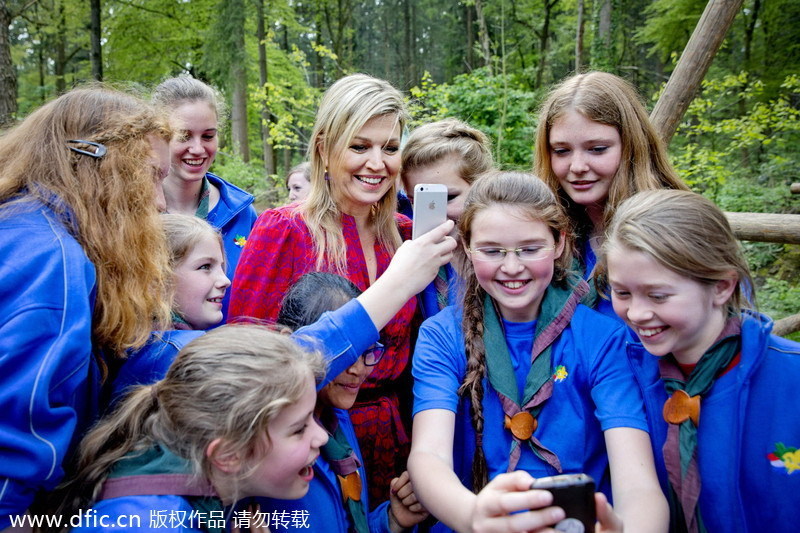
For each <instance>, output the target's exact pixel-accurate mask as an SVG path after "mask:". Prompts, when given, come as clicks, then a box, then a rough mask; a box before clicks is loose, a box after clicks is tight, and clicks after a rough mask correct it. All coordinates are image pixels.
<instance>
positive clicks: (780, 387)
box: [628, 312, 800, 533]
mask: <svg viewBox="0 0 800 533" xmlns="http://www.w3.org/2000/svg"><path fill="white" fill-rule="evenodd" d="M771 331H772V321H771V320H770V319H769V318H768V317H765V316H763V315H759V314H756V313H752V312H746V313H745V315H744V322H743V323H742V351H741V361H740V362H739V364H738V365H736V366H735V367H734V368H733V369H732V370H731V371H730V372H728V373H726V374H724V375H723V376H721V377H720V378H718V379H717V381H716V382H715V383H714V385H713V386H712V388H711V390H710V391H709V393H708V394H707V395H706V396H705V397H704V398H703V401H702V405H701V411H700V425H699V427H698V431H697V439H698V446H697V453H698V467H699V471H700V481H701V484H702V486H701V491H700V502H699V505H700V512H701V514H702V517H703V521H704V522H705V525H706V527H707V529H708V531H709V532H718V531H719V532H723V531H724V532H725V533H736V532H743V533H745V532H746V533H757V532H762V531H769V532H770V533H789V532H795V531H797V530H798V525H800V499H798V498H799V497H798V495H800V409H798V407H800V401H798V386H800V344H798V343H796V342H792V341H789V340H786V339H783V338H781V337H777V336H775V335H771V334H770V332H771ZM628 360H629V362H630V364H631V367H632V369H633V373H634V375H635V376H636V379H637V381H638V382H639V386H640V387H641V390H642V395H643V396H644V399H645V405H646V411H647V418H648V425H649V427H650V438H651V439H652V442H653V452H654V455H655V459H656V469H657V470H658V475H659V480H660V482H661V485H662V488H663V489H664V491H665V493H667V492H666V491H667V488H668V482H667V473H666V468H665V466H664V454H663V451H662V450H663V446H664V442H665V441H666V437H667V426H668V425H667V423H666V422H665V421H664V419H663V417H662V410H663V407H664V402H665V401H666V400H667V393H666V391H665V390H664V386H663V384H662V382H661V379H660V374H659V370H658V358H657V357H655V356H653V355H651V354H649V353H648V352H647V351H646V350H645V349H644V347H643V346H642V345H641V344H639V343H633V344H629V345H628Z"/></svg>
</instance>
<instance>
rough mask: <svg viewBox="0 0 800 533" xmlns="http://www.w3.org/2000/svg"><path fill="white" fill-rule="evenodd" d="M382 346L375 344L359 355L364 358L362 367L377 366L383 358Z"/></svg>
mask: <svg viewBox="0 0 800 533" xmlns="http://www.w3.org/2000/svg"><path fill="white" fill-rule="evenodd" d="M384 351H385V350H384V348H383V344H381V343H379V342H376V343H375V344H373V345H372V346H370V347H369V348H367V349H366V350H364V353H362V354H361V357H363V358H364V365H366V366H375V365H377V364H378V363H379V362H380V360H381V358H382V357H383V352H384Z"/></svg>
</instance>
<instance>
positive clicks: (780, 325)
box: [772, 314, 800, 337]
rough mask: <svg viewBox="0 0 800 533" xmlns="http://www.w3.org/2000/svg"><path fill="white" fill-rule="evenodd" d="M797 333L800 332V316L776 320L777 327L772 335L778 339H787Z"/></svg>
mask: <svg viewBox="0 0 800 533" xmlns="http://www.w3.org/2000/svg"><path fill="white" fill-rule="evenodd" d="M795 331H800V314H796V315H792V316H787V317H786V318H781V319H780V320H776V321H775V326H774V327H773V328H772V333H774V334H775V335H777V336H778V337H785V336H787V335H789V334H790V333H794V332H795Z"/></svg>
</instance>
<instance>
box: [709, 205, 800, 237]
mask: <svg viewBox="0 0 800 533" xmlns="http://www.w3.org/2000/svg"><path fill="white" fill-rule="evenodd" d="M725 216H726V217H727V218H728V222H729V223H730V225H731V229H732V230H733V234H734V235H736V238H737V239H740V240H743V241H756V242H777V243H782V244H800V215H788V214H777V213H725Z"/></svg>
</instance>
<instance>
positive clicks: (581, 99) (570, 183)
mask: <svg viewBox="0 0 800 533" xmlns="http://www.w3.org/2000/svg"><path fill="white" fill-rule="evenodd" d="M534 173H535V174H536V175H537V176H539V177H541V178H542V179H543V180H544V181H545V182H546V183H547V184H548V185H549V186H550V188H551V189H553V191H555V192H556V193H557V195H558V199H559V201H560V202H561V204H562V206H564V208H565V209H566V211H567V213H568V215H569V217H570V221H571V223H572V225H573V228H574V231H575V233H576V235H577V242H576V245H577V250H576V255H577V259H578V260H579V269H580V270H581V271H582V272H583V274H584V279H587V280H588V279H590V277H591V275H592V270H593V269H594V265H595V262H596V255H595V252H596V250H597V249H599V246H600V244H601V242H602V236H603V231H604V230H605V227H606V225H607V224H608V221H609V220H610V218H611V216H613V214H614V210H615V209H616V208H617V206H618V205H619V204H620V203H622V202H623V201H624V200H625V199H627V198H629V197H630V196H632V195H634V194H636V193H637V192H638V191H643V190H650V189H683V190H688V188H687V187H686V185H685V184H684V183H683V182H682V181H681V180H680V178H679V177H678V175H677V174H676V173H675V170H674V169H673V168H672V166H671V165H670V163H669V159H668V157H667V152H666V148H665V146H664V143H663V142H661V139H660V138H659V137H658V135H657V134H656V132H655V129H653V126H652V125H651V124H650V120H649V118H648V116H647V112H646V111H645V108H644V106H643V105H642V102H641V99H640V97H639V95H638V94H637V93H636V90H635V89H634V88H633V87H632V86H631V85H630V84H629V83H628V82H627V81H625V80H624V79H622V78H620V77H618V76H615V75H613V74H608V73H606V72H589V73H586V74H577V75H575V76H572V77H570V78H567V79H566V80H564V81H562V82H561V83H560V84H559V85H557V86H556V87H555V88H554V89H553V90H552V91H551V92H550V94H549V95H548V96H547V98H546V100H545V101H544V103H543V104H542V107H541V110H540V112H539V124H538V126H537V128H536V150H535V161H534ZM590 289H592V294H591V295H590V297H589V301H590V303H593V304H594V306H595V307H597V309H598V310H599V311H601V312H602V313H604V314H607V315H609V316H614V317H615V316H616V315H614V313H613V310H612V309H611V306H610V305H609V304H608V303H607V301H605V300H602V299H599V298H597V297H596V291H594V284H593V283H592V284H590Z"/></svg>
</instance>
